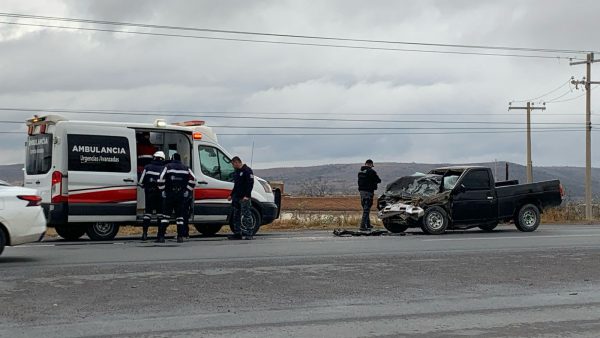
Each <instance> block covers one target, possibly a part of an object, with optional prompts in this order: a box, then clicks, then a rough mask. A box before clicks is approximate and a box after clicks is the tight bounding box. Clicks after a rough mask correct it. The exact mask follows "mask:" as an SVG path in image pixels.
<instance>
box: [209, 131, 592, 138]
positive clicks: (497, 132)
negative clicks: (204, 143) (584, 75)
mask: <svg viewBox="0 0 600 338" xmlns="http://www.w3.org/2000/svg"><path fill="white" fill-rule="evenodd" d="M581 131H585V129H562V130H534V131H532V132H536V133H544V132H552V133H557V132H581ZM490 133H491V134H511V133H522V131H496V132H495V131H465V132H417V133H402V132H397V133H394V132H390V133H385V132H384V133H272V134H269V133H251V134H250V133H247V134H246V133H244V134H242V133H219V134H218V135H219V136H361V135H373V136H378V135H462V134H490Z"/></svg>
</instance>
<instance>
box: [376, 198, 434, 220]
mask: <svg viewBox="0 0 600 338" xmlns="http://www.w3.org/2000/svg"><path fill="white" fill-rule="evenodd" d="M423 214H425V210H423V208H420V207H415V206H414V205H411V204H406V203H402V202H397V203H393V204H388V205H386V206H385V207H383V209H381V210H379V213H377V216H378V217H379V219H385V218H389V217H394V216H400V218H402V219H408V218H412V219H415V220H417V219H419V218H421V217H422V216H423Z"/></svg>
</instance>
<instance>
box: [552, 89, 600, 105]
mask: <svg viewBox="0 0 600 338" xmlns="http://www.w3.org/2000/svg"><path fill="white" fill-rule="evenodd" d="M598 86H600V85H595V86H593V87H592V89H596V88H598ZM584 96H585V92H584V93H582V94H580V95H577V96H575V97H572V98H569V99H564V100H558V101H552V102H546V103H561V102H569V101H573V100H577V99H578V98H581V97H584Z"/></svg>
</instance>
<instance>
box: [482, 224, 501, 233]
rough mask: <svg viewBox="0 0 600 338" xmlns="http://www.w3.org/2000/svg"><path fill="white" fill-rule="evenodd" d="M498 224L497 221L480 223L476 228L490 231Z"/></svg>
mask: <svg viewBox="0 0 600 338" xmlns="http://www.w3.org/2000/svg"><path fill="white" fill-rule="evenodd" d="M497 226H498V223H495V224H483V225H480V226H479V227H478V228H479V229H481V230H483V231H485V232H492V231H494V229H496V227H497Z"/></svg>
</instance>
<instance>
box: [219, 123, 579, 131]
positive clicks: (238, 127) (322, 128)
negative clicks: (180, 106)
mask: <svg viewBox="0 0 600 338" xmlns="http://www.w3.org/2000/svg"><path fill="white" fill-rule="evenodd" d="M578 124H583V123H578ZM210 127H211V128H223V129H315V130H474V129H475V130H483V129H485V130H512V131H526V130H527V128H515V127H491V128H485V127H320V126H316V127H315V126H210ZM572 128H573V127H566V128H556V127H542V128H539V127H538V128H534V129H538V130H539V129H548V130H560V129H572Z"/></svg>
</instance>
